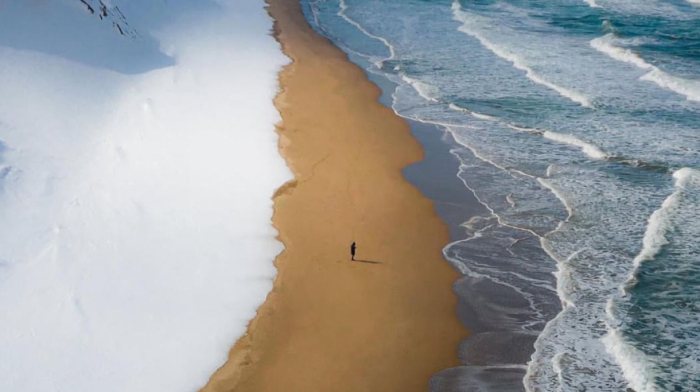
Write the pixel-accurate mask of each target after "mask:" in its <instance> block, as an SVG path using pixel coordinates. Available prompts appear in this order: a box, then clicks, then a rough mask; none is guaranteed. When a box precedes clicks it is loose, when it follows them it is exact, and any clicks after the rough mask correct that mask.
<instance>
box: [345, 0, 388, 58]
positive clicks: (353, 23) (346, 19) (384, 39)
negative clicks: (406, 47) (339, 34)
mask: <svg viewBox="0 0 700 392" xmlns="http://www.w3.org/2000/svg"><path fill="white" fill-rule="evenodd" d="M339 6H340V11H338V16H340V17H341V18H343V19H344V20H345V21H346V22H348V23H350V24H351V25H353V26H355V28H357V29H358V30H360V31H361V32H362V34H364V35H366V36H368V37H370V38H373V39H376V40H377V41H380V42H381V43H383V44H384V46H386V48H387V49H388V50H389V57H386V58H383V59H380V60H377V61H376V62H375V66H376V67H377V68H382V65H383V63H384V62H385V61H387V60H392V59H395V58H396V50H395V49H394V46H393V45H392V44H391V43H390V42H389V41H388V40H387V39H386V38H384V37H380V36H378V35H375V34H372V33H370V32H369V31H367V29H365V28H364V27H363V26H362V25H361V24H360V23H358V22H357V21H356V20H354V19H352V18H350V17H349V16H348V15H347V10H348V5H347V4H346V3H345V0H340V1H339Z"/></svg>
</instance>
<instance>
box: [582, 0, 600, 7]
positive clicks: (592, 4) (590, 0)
mask: <svg viewBox="0 0 700 392" xmlns="http://www.w3.org/2000/svg"><path fill="white" fill-rule="evenodd" d="M583 1H584V2H586V4H588V6H589V7H591V8H603V7H601V6H600V5H598V3H596V2H595V0H583Z"/></svg>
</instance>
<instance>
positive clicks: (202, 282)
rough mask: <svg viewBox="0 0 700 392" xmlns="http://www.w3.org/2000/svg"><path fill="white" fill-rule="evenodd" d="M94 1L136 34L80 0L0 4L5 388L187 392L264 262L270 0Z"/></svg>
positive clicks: (273, 159) (219, 346)
mask: <svg viewBox="0 0 700 392" xmlns="http://www.w3.org/2000/svg"><path fill="white" fill-rule="evenodd" d="M86 1H87V2H88V3H90V4H92V6H93V8H94V9H99V8H97V7H98V5H99V2H98V1H92V0H86ZM105 3H107V4H109V5H110V6H112V5H118V6H119V7H120V9H121V10H122V12H123V14H124V15H125V18H126V20H127V21H128V23H129V26H131V28H132V29H134V30H133V31H137V32H138V34H137V38H134V37H133V36H122V35H121V34H120V33H119V31H118V29H116V27H114V25H113V24H112V21H111V20H102V19H100V18H99V15H97V13H96V14H91V13H90V12H89V11H88V10H87V9H86V7H85V6H84V5H83V4H81V3H80V2H78V1H74V0H56V1H47V2H43V1H40V2H34V1H27V2H24V1H17V2H5V3H3V5H2V12H0V90H1V91H2V92H3V99H2V100H0V143H2V145H5V146H6V148H5V149H0V161H2V163H3V164H4V165H7V167H11V170H10V171H9V172H8V173H7V174H6V176H5V177H3V178H1V179H0V282H1V283H0V353H2V354H0V390H2V391H13V392H29V391H53V392H88V391H90V392H92V391H101V392H123V391H129V392H141V391H149V392H154V391H169V392H173V391H182V392H190V391H196V390H197V389H198V388H200V387H202V386H203V385H204V384H205V383H206V382H207V379H208V377H209V376H210V375H211V374H212V373H213V372H214V371H215V370H216V369H217V368H218V367H219V366H221V365H222V364H223V362H224V361H225V360H226V358H227V354H228V350H229V349H230V347H231V345H232V344H233V343H234V342H235V340H236V339H237V338H238V337H239V336H241V335H242V334H243V333H244V332H245V328H246V325H247V323H248V321H249V320H250V319H251V318H252V317H253V316H254V315H255V310H256V308H257V307H258V306H259V305H260V304H261V303H262V302H263V301H264V299H265V297H266V295H267V293H268V291H269V290H270V288H271V287H272V279H273V278H274V276H275V274H276V271H275V269H274V267H273V264H272V260H273V258H274V257H275V255H276V254H277V253H278V252H279V251H280V250H281V249H282V246H281V244H280V243H278V242H277V241H275V235H276V232H275V230H274V229H273V228H272V226H271V224H270V217H271V216H272V202H271V200H270V197H271V195H272V193H273V192H274V189H276V188H277V187H278V186H280V185H281V184H282V183H283V182H284V181H285V180H287V179H289V178H290V173H289V170H288V169H287V168H286V166H285V164H284V161H283V160H282V159H281V157H280V156H279V155H278V152H277V136H276V134H275V132H274V123H275V122H277V121H278V120H279V114H278V113H277V111H276V110H275V108H274V106H273V105H272V99H273V97H274V95H275V93H276V91H277V71H278V69H279V67H280V66H281V65H283V64H284V63H286V61H287V59H286V58H285V57H284V56H283V55H282V54H281V52H280V50H279V46H278V44H277V43H276V42H275V41H274V39H273V38H272V37H271V36H270V35H269V31H270V28H271V27H272V22H271V20H270V19H269V17H268V15H267V14H266V12H265V10H264V8H263V7H264V3H263V1H262V0H251V1H236V0H230V1H228V0H218V1H216V2H215V1H207V0H201V1H197V2H191V1H186V0H171V1H168V2H141V1H126V0H124V1H122V0H110V1H109V2H107V1H105ZM150 33H153V34H154V36H150V35H149V34H150ZM159 48H162V50H163V51H164V52H165V53H164V52H163V51H161V50H159Z"/></svg>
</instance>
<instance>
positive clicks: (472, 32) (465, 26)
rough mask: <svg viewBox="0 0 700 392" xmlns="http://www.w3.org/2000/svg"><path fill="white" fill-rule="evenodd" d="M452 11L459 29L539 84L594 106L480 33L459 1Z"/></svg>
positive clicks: (579, 102) (581, 103)
mask: <svg viewBox="0 0 700 392" xmlns="http://www.w3.org/2000/svg"><path fill="white" fill-rule="evenodd" d="M452 12H453V16H454V19H455V20H456V21H458V22H460V23H462V25H461V26H460V27H459V28H458V30H459V31H461V32H463V33H465V34H467V35H469V36H472V37H474V38H476V39H477V40H478V41H479V42H480V43H481V44H482V45H483V46H484V47H485V48H487V49H488V50H490V51H491V52H493V53H494V54H495V55H497V56H498V57H501V58H502V59H505V60H507V61H509V62H510V63H512V64H513V66H514V67H515V68H517V69H519V70H521V71H524V72H525V74H526V75H527V77H528V78H529V79H530V80H532V81H533V82H535V83H537V84H541V85H543V86H545V87H547V88H549V89H552V90H554V91H556V92H557V93H559V95H561V96H563V97H565V98H567V99H569V100H571V101H573V102H576V103H578V104H580V105H582V106H585V107H589V108H590V107H593V105H592V104H591V102H590V100H589V99H588V98H587V97H585V96H584V95H582V94H580V93H578V92H576V91H573V90H570V89H568V88H565V87H562V86H559V85H557V84H554V83H552V82H550V81H548V80H546V79H545V78H543V77H542V76H540V75H538V74H537V73H536V72H535V71H534V70H533V69H532V68H530V67H529V66H528V65H527V64H526V63H525V61H524V60H523V59H521V58H520V57H519V56H518V55H516V54H515V53H512V52H511V51H510V50H508V49H506V48H502V47H500V46H498V45H496V44H494V43H492V42H491V41H489V40H487V39H486V38H485V37H484V36H483V35H481V34H480V33H479V31H478V30H476V29H475V28H474V26H473V25H474V21H473V19H472V18H471V16H470V14H469V13H467V12H464V11H463V10H462V6H461V5H460V4H459V1H455V2H453V3H452Z"/></svg>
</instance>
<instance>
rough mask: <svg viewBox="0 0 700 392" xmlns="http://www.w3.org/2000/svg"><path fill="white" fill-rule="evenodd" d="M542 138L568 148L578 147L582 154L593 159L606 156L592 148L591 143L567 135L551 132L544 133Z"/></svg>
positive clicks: (597, 148)
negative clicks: (565, 145) (566, 145)
mask: <svg viewBox="0 0 700 392" xmlns="http://www.w3.org/2000/svg"><path fill="white" fill-rule="evenodd" d="M543 136H544V137H545V138H547V139H549V140H553V141H555V142H559V143H564V144H568V145H570V146H575V147H579V148H580V149H581V151H583V153H584V154H586V155H588V156H589V157H591V158H593V159H605V158H607V157H608V155H607V154H606V153H605V152H603V150H601V149H600V148H599V147H598V146H594V145H593V144H591V143H588V142H584V141H583V140H581V139H579V138H577V137H576V136H573V135H567V134H563V133H556V132H552V131H545V132H544V133H543Z"/></svg>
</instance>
